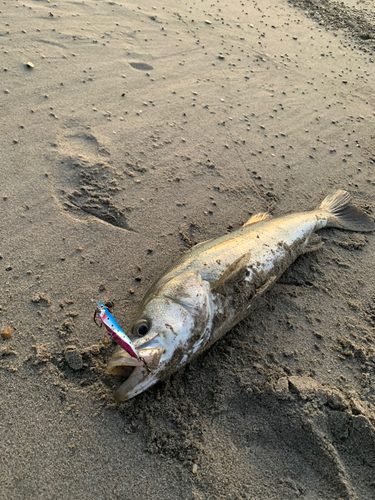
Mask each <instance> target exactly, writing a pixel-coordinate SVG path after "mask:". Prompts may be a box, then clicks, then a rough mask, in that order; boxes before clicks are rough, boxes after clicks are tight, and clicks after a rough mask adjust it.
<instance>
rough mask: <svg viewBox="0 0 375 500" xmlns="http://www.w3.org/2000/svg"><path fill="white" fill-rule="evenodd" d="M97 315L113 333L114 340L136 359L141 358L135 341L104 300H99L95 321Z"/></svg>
mask: <svg viewBox="0 0 375 500" xmlns="http://www.w3.org/2000/svg"><path fill="white" fill-rule="evenodd" d="M96 316H99V318H100V321H101V322H102V323H103V325H104V326H105V328H106V330H107V331H108V333H109V334H110V335H111V337H112V338H113V340H114V341H115V342H116V343H117V344H118V345H119V346H121V347H122V348H123V349H124V350H125V351H126V352H127V353H128V354H130V356H132V357H133V358H136V359H138V360H139V359H140V358H139V355H138V353H137V350H136V348H135V347H134V344H133V342H132V341H131V340H130V339H129V337H128V336H127V335H126V334H125V333H124V332H123V330H122V329H121V327H120V325H119V324H118V323H117V321H116V320H115V318H114V317H113V316H112V313H111V311H110V310H109V309H108V307H107V306H106V305H104V304H103V303H102V302H98V306H97V308H96V310H95V313H94V321H95V320H96ZM95 323H96V321H95Z"/></svg>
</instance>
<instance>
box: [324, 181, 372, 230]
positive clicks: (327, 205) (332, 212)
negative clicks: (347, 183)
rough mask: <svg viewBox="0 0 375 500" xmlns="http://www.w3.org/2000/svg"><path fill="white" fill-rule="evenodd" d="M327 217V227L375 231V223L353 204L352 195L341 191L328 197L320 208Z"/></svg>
mask: <svg viewBox="0 0 375 500" xmlns="http://www.w3.org/2000/svg"><path fill="white" fill-rule="evenodd" d="M319 209H320V210H324V212H325V215H326V217H327V225H326V227H338V228H340V229H348V230H350V231H364V232H368V231H373V230H374V229H375V222H374V221H373V219H372V218H371V217H370V216H369V215H367V214H366V213H365V212H364V211H363V210H362V209H360V208H358V207H356V206H355V205H353V204H352V202H351V198H350V194H349V193H348V192H347V191H343V190H342V189H340V190H339V191H336V193H334V194H330V195H329V196H327V197H326V198H325V199H324V200H323V201H322V203H321V204H320V206H319Z"/></svg>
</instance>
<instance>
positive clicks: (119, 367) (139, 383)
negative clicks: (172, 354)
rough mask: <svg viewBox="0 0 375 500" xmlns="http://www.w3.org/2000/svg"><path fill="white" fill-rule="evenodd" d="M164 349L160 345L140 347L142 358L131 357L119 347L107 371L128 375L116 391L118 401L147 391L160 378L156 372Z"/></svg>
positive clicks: (115, 395)
mask: <svg viewBox="0 0 375 500" xmlns="http://www.w3.org/2000/svg"><path fill="white" fill-rule="evenodd" d="M163 352H164V349H163V348H162V347H161V346H160V345H154V346H148V347H146V348H144V349H139V351H138V354H139V357H140V358H141V359H139V360H138V359H136V358H133V357H131V356H130V355H129V354H128V353H127V352H126V351H125V350H124V349H122V348H121V347H118V348H117V349H116V350H115V352H114V354H113V356H112V357H111V359H110V360H109V362H108V365H107V369H106V372H107V373H108V374H110V375H115V376H119V377H126V380H125V381H124V382H123V383H122V384H121V385H120V387H119V388H118V389H117V390H116V391H115V392H114V397H115V399H116V400H117V401H118V402H122V401H126V400H128V399H131V398H133V397H134V396H137V395H138V394H140V393H141V392H143V391H145V390H146V389H148V388H149V387H151V386H152V385H153V384H155V383H156V382H157V381H158V380H159V379H158V377H157V375H156V373H155V370H156V369H157V368H158V365H159V361H160V358H161V355H162V354H163Z"/></svg>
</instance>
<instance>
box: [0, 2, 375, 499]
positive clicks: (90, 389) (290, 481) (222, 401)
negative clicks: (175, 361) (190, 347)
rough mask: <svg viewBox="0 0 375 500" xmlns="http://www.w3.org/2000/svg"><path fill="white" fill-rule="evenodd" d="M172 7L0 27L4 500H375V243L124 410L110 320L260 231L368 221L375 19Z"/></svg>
mask: <svg viewBox="0 0 375 500" xmlns="http://www.w3.org/2000/svg"><path fill="white" fill-rule="evenodd" d="M357 4H358V5H357ZM154 5H155V6H154V7H153V6H152V3H150V2H148V1H146V0H141V1H139V2H136V3H130V2H122V3H118V2H114V1H111V2H106V1H101V2H97V3H96V2H92V1H89V0H86V1H84V2H83V1H69V0H65V1H63V0H61V1H58V2H57V3H54V2H53V0H52V1H51V2H50V1H49V0H47V1H31V0H20V1H11V0H5V1H4V2H2V4H1V7H0V9H1V30H0V45H1V47H0V49H1V54H0V58H1V64H0V72H1V73H0V74H1V89H0V95H1V100H0V109H1V116H0V131H1V132H0V141H1V142H0V145H1V149H0V151H1V198H0V206H1V219H0V226H1V250H0V255H1V257H0V272H1V280H2V287H1V299H0V305H1V311H0V329H1V331H2V330H4V329H5V328H6V327H8V326H10V327H11V328H12V337H11V338H10V339H5V340H3V339H2V338H0V402H1V404H0V498H1V500H3V499H4V500H5V499H6V500H10V499H12V500H13V499H15V500H16V499H17V500H18V499H28V500H29V499H43V500H45V499H79V500H83V499H93V498H95V499H98V500H99V499H121V500H130V499H131V500H133V499H135V500H138V499H147V500H148V499H152V500H166V499H173V500H175V499H176V500H177V499H184V500H185V499H196V500H204V499H226V500H227V499H233V500H234V499H236V500H237V499H243V500H245V499H246V500H250V499H252V500H254V499H255V500H258V499H262V500H263V499H266V500H270V499H277V500H281V499H283V500H284V499H286V500H290V499H296V498H304V499H309V500H325V499H351V500H354V499H358V500H366V499H374V498H375V469H374V464H375V428H374V426H375V410H374V409H375V406H374V405H375V349H374V340H375V330H374V327H375V305H374V299H375V292H374V283H375V266H374V254H375V236H374V235H373V234H366V235H363V234H356V233H349V232H342V231H339V230H335V229H332V230H325V231H322V232H321V234H322V236H323V239H324V241H325V246H324V249H322V250H320V251H318V252H316V253H315V254H309V255H306V256H303V257H301V258H300V259H298V261H297V262H296V263H295V264H294V265H293V266H292V267H291V268H290V269H289V270H288V272H287V273H286V274H285V275H284V276H283V277H282V279H281V280H280V281H279V282H278V283H277V284H276V286H275V287H274V289H273V290H272V291H271V292H269V293H268V294H267V295H266V296H265V297H264V298H263V299H262V302H261V303H260V304H259V306H258V307H257V309H256V311H255V312H254V314H253V315H252V317H250V318H249V319H248V320H246V321H243V322H242V323H241V324H239V325H238V326H237V327H236V328H235V329H234V330H233V331H231V332H229V333H228V334H227V335H226V337H225V338H223V339H222V340H221V341H220V342H218V343H217V344H216V345H215V346H213V348H211V349H210V350H209V351H207V352H206V353H205V354H204V355H203V356H201V357H200V358H199V359H197V360H196V361H195V362H193V363H192V364H190V365H189V366H188V367H187V368H186V369H185V370H184V371H183V372H182V373H179V374H176V375H175V376H173V377H172V378H171V379H170V380H169V381H167V382H166V383H160V384H158V385H157V386H155V387H153V388H152V389H151V390H149V391H148V392H146V393H144V394H142V395H140V396H139V397H137V398H136V399H134V400H132V401H130V402H127V403H125V404H122V405H121V406H119V407H118V406H116V404H115V403H114V402H113V399H112V390H113V388H114V387H117V386H118V384H119V381H118V380H116V379H115V378H112V377H108V376H106V375H105V373H104V370H105V364H106V362H107V360H108V358H109V356H110V355H111V352H112V351H113V349H114V345H113V344H112V343H105V342H104V339H105V334H104V332H103V330H100V329H98V328H96V327H95V325H94V323H93V321H92V317H93V312H94V307H95V304H96V302H97V301H98V300H103V301H104V300H112V301H113V302H114V303H115V310H114V314H115V317H116V319H117V320H118V321H119V323H120V324H121V325H123V326H124V327H125V326H127V325H129V323H130V322H131V319H132V314H133V313H134V311H135V308H136V306H137V304H138V303H139V301H140V299H141V298H142V296H143V294H144V293H145V292H146V290H147V288H148V287H149V286H150V284H151V282H152V281H153V280H154V279H155V278H156V277H157V276H158V275H159V274H160V272H161V271H162V269H163V267H165V266H166V265H167V264H169V263H170V262H171V261H172V260H173V259H175V258H176V257H177V256H178V255H179V254H180V253H181V252H183V251H185V250H186V249H187V248H188V247H189V246H191V245H192V244H194V243H196V242H199V241H203V240H206V239H208V238H211V237H213V236H219V235H221V234H223V233H225V232H226V231H228V230H231V229H233V228H234V229H235V228H237V227H239V226H240V225H241V224H242V223H244V222H245V221H246V220H247V219H248V217H249V215H250V214H252V213H256V212H259V211H264V210H270V211H271V212H272V213H274V214H275V215H279V214H282V213H286V212H289V211H296V210H307V209H312V208H314V207H315V206H316V205H317V204H318V203H319V202H320V201H321V200H322V199H323V198H324V196H325V195H326V194H328V193H330V192H333V191H335V190H337V189H340V188H341V189H347V190H349V191H350V192H351V193H352V195H353V197H354V199H355V200H356V202H357V203H358V204H360V205H361V206H362V207H363V208H364V209H365V210H366V211H367V212H368V213H369V214H372V215H374V193H375V187H374V186H375V175H374V162H375V146H374V134H375V132H374V111H375V71H374V57H375V56H374V54H373V50H374V44H375V42H374V39H373V37H374V36H375V27H374V25H375V22H374V19H375V17H374V6H373V3H372V2H371V1H369V0H367V1H362V2H354V1H352V2H350V1H346V2H345V4H344V3H335V2H327V1H324V2H318V1H315V2H314V1H301V0H295V1H293V2H291V3H288V2H287V1H286V0H276V1H270V0H264V1H259V2H254V1H245V0H243V1H241V0H236V1H234V2H229V1H228V2H224V1H223V0H220V1H216V2H213V1H212V0H211V1H206V0H202V1H198V0H197V1H196V2H184V1H178V0H166V1H165V2H161V3H158V2H155V4H154ZM299 7H301V8H299ZM28 63H31V65H30V64H29V65H28ZM131 291H133V292H134V293H131ZM8 332H9V329H8Z"/></svg>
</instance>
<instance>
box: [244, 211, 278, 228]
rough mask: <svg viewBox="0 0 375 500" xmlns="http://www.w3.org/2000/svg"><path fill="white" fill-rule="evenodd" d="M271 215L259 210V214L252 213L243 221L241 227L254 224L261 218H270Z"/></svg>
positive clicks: (260, 220) (261, 219)
mask: <svg viewBox="0 0 375 500" xmlns="http://www.w3.org/2000/svg"><path fill="white" fill-rule="evenodd" d="M271 218H272V215H271V214H269V213H268V212H259V214H254V215H252V216H251V217H250V219H249V220H248V221H247V222H245V224H244V225H243V226H242V227H245V226H250V224H256V223H257V222H262V221H263V220H267V219H271Z"/></svg>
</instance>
